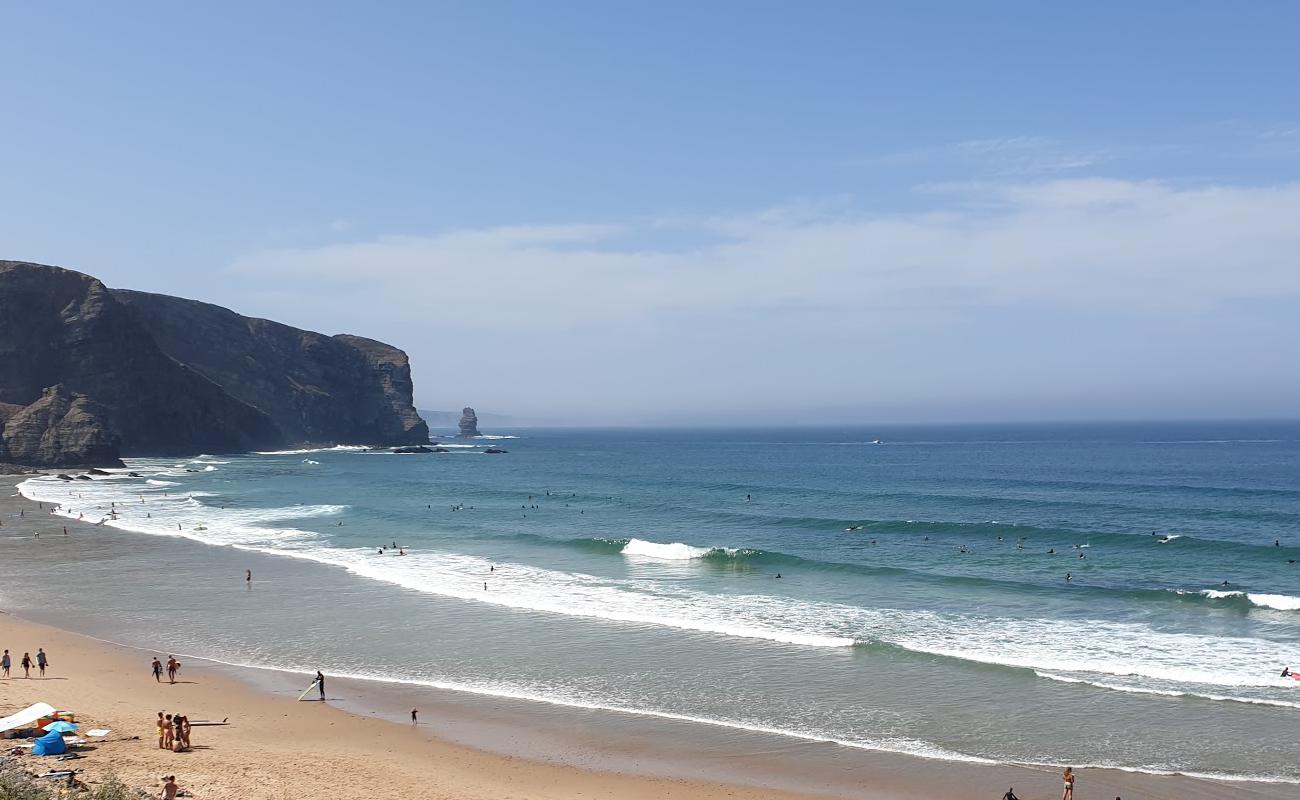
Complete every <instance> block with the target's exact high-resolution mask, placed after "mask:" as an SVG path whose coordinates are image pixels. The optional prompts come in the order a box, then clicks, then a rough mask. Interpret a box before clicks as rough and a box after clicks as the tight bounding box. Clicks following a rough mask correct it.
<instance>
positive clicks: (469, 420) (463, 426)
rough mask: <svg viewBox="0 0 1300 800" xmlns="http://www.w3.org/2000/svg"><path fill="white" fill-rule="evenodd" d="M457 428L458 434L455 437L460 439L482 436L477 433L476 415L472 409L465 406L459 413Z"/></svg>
mask: <svg viewBox="0 0 1300 800" xmlns="http://www.w3.org/2000/svg"><path fill="white" fill-rule="evenodd" d="M459 427H460V433H458V434H456V435H457V436H459V437H460V438H462V439H470V438H473V437H475V436H481V435H482V434H480V433H479V432H478V414H475V413H474V409H472V408H470V407H469V406H465V408H464V410H462V411H461V412H460V425H459Z"/></svg>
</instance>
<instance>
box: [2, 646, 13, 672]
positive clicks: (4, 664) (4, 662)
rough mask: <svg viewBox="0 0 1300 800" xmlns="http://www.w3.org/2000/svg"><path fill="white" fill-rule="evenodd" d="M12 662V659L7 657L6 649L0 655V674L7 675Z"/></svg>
mask: <svg viewBox="0 0 1300 800" xmlns="http://www.w3.org/2000/svg"><path fill="white" fill-rule="evenodd" d="M12 663H13V661H12V659H10V658H9V651H8V650H6V651H5V654H4V655H3V656H0V676H3V677H5V678H8V677H9V667H10V665H11V664H12Z"/></svg>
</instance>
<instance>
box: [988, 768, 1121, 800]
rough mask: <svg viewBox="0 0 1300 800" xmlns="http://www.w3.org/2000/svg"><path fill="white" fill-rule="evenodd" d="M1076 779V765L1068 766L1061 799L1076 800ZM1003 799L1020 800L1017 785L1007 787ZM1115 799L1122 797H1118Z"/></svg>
mask: <svg viewBox="0 0 1300 800" xmlns="http://www.w3.org/2000/svg"><path fill="white" fill-rule="evenodd" d="M1074 779H1075V775H1074V767H1066V768H1065V771H1064V772H1062V773H1061V782H1062V784H1064V788H1062V790H1061V800H1074ZM1002 800H1020V798H1019V797H1016V790H1015V787H1012V788H1010V789H1007V793H1006V794H1004V795H1002ZM1115 800H1121V799H1120V798H1118V797H1116V798H1115Z"/></svg>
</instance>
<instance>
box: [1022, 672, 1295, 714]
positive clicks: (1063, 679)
mask: <svg viewBox="0 0 1300 800" xmlns="http://www.w3.org/2000/svg"><path fill="white" fill-rule="evenodd" d="M1034 674H1035V675H1037V676H1038V677H1040V678H1043V679H1045V680H1049V681H1056V682H1057V683H1074V684H1083V685H1087V686H1095V687H1097V688H1098V689H1108V690H1110V691H1112V692H1126V693H1129V694H1150V695H1159V696H1161V697H1190V698H1194V699H1198V700H1212V701H1215V702H1220V703H1247V704H1250V705H1261V706H1275V707H1278V708H1300V702H1291V701H1288V700H1269V699H1267V698H1252V697H1232V696H1229V695H1223V694H1202V693H1200V692H1184V691H1179V690H1176V689H1155V688H1142V687H1138V686H1124V685H1121V684H1115V683H1107V682H1106V681H1104V680H1095V679H1092V680H1089V679H1086V678H1072V677H1070V676H1068V675H1054V674H1052V673H1050V672H1042V671H1039V670H1035V671H1034ZM1280 683H1281V681H1280V680H1279V684H1280Z"/></svg>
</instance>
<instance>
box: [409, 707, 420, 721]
mask: <svg viewBox="0 0 1300 800" xmlns="http://www.w3.org/2000/svg"><path fill="white" fill-rule="evenodd" d="M419 713H420V710H419V709H416V708H413V709H411V724H412V725H419V724H420V722H419V720H418V719H417V718H416V715H418V714H419Z"/></svg>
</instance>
